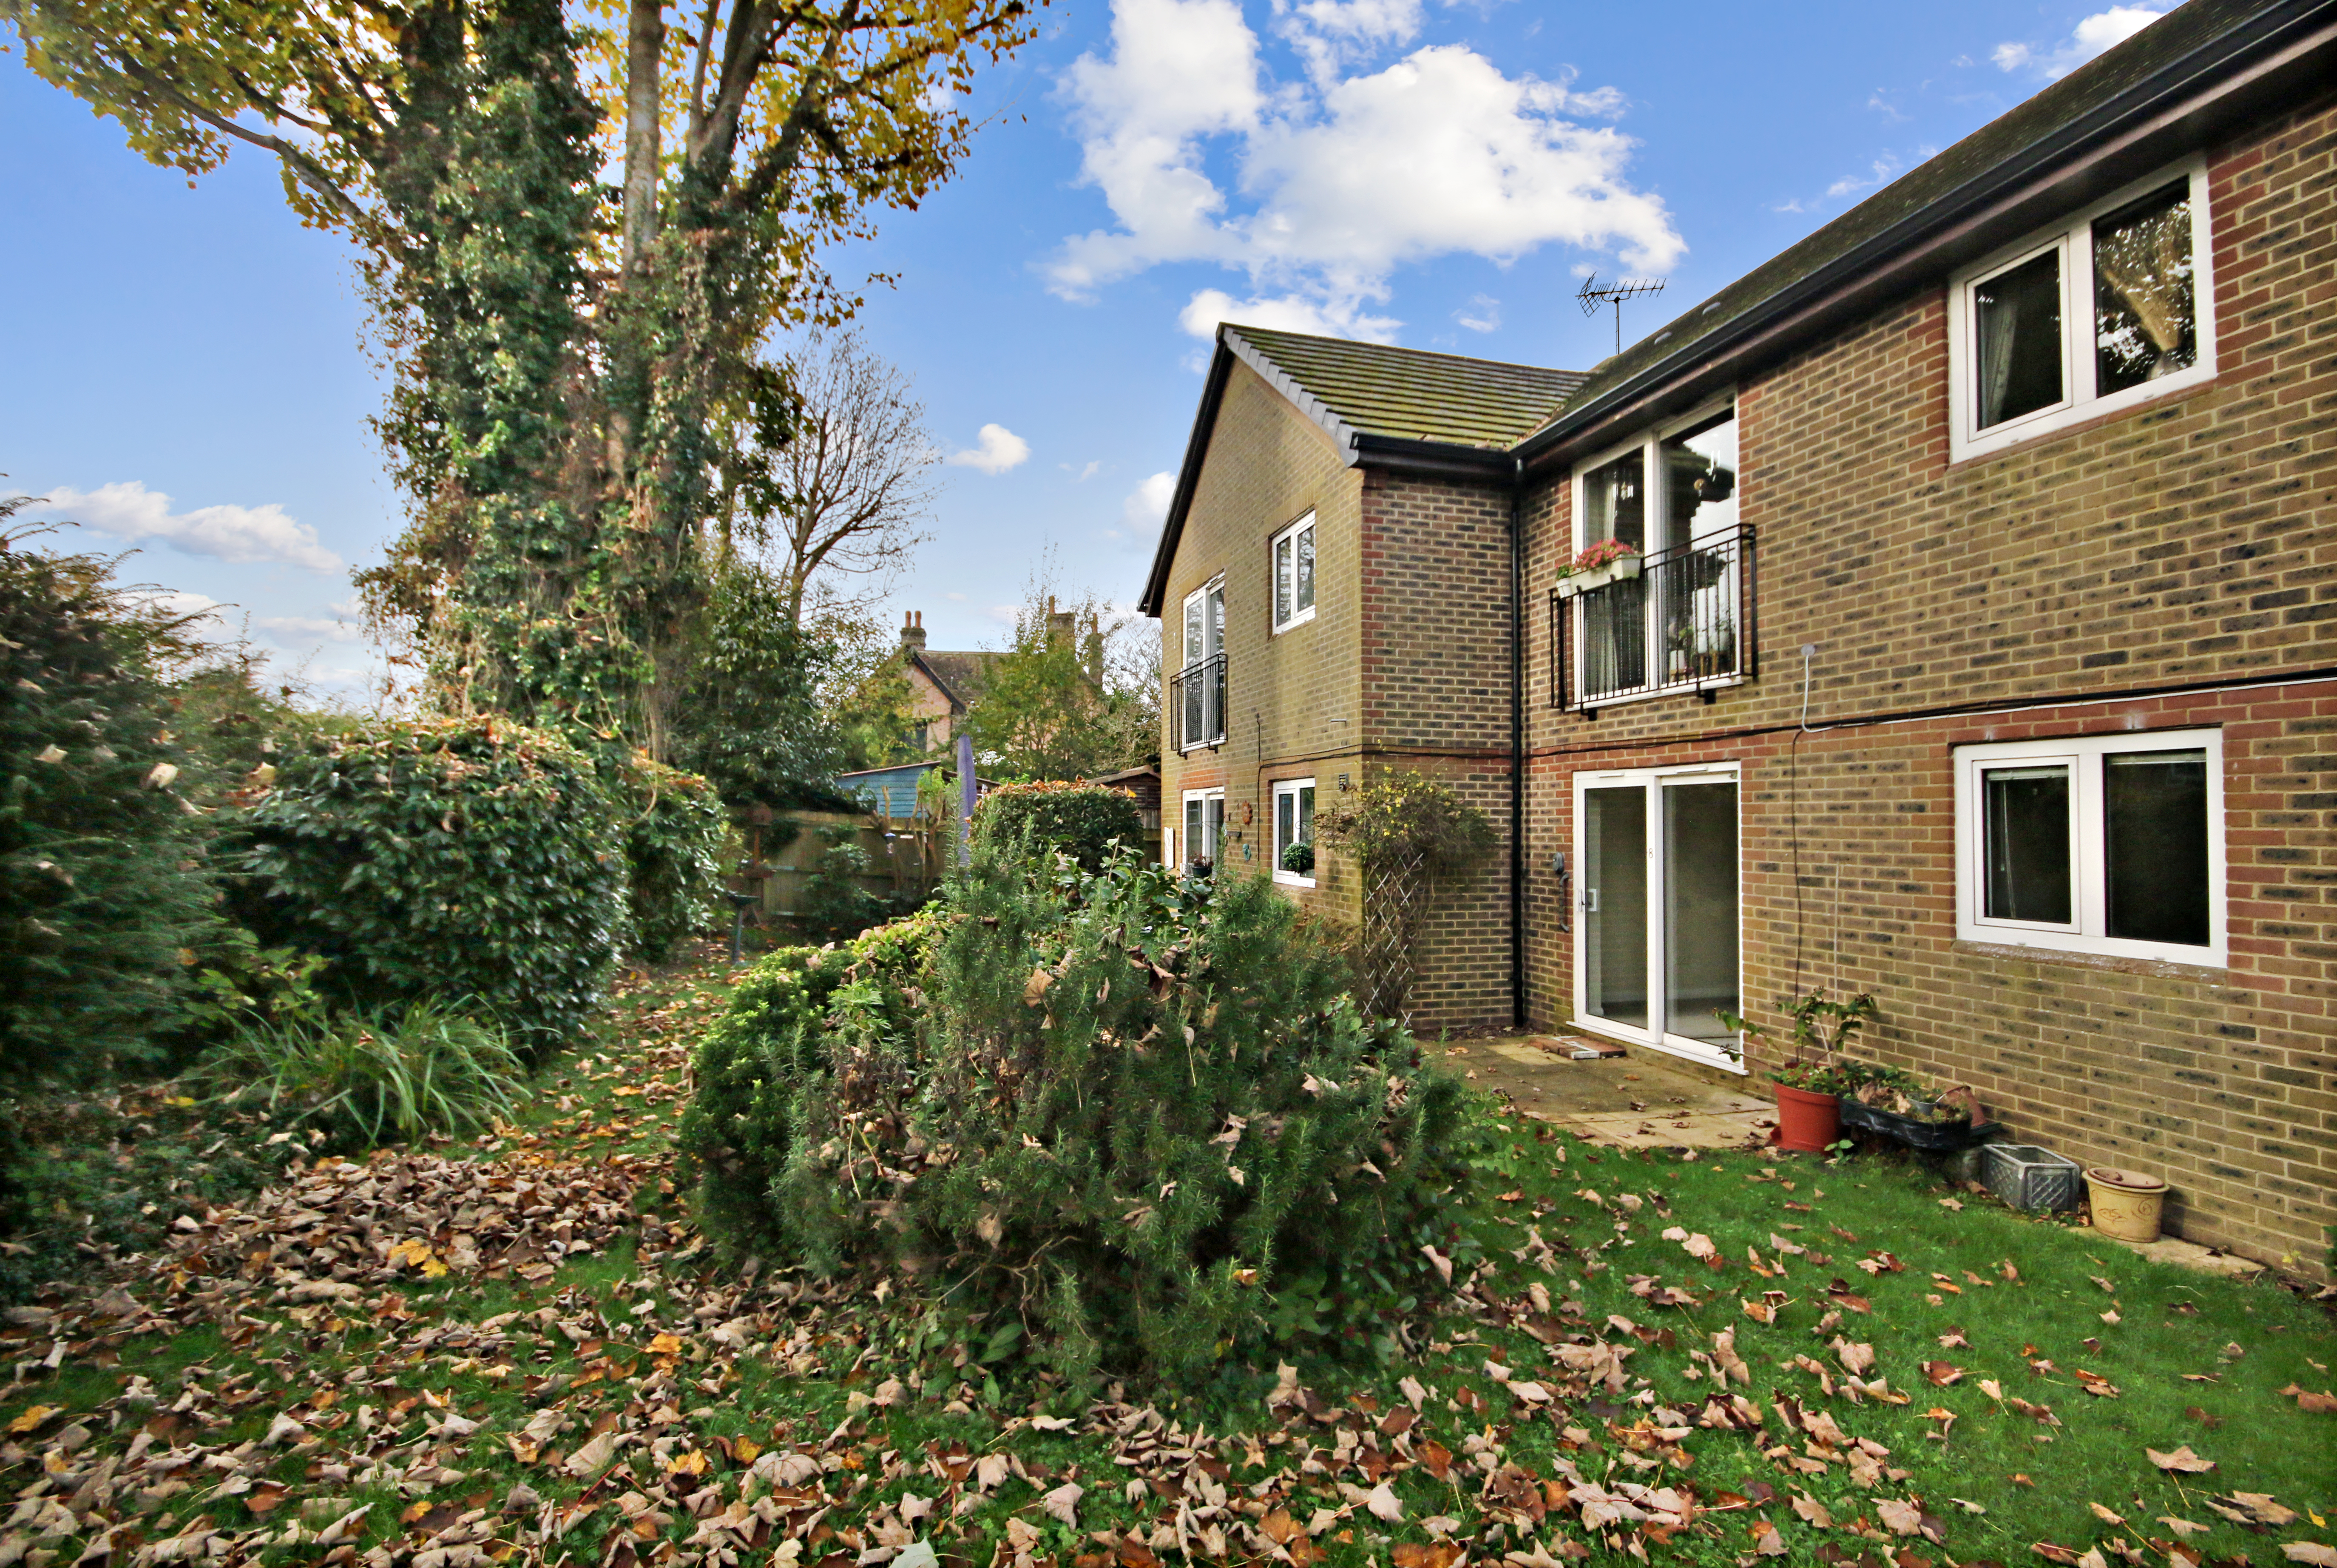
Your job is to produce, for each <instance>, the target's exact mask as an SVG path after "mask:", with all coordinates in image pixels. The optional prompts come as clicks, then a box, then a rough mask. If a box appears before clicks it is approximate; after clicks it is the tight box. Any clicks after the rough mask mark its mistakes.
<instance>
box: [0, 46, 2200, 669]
mask: <svg viewBox="0 0 2337 1568" xmlns="http://www.w3.org/2000/svg"><path fill="white" fill-rule="evenodd" d="M2165 8H2166V7H2165V5H2163V4H2155V5H2149V6H2128V5H2117V6H2104V5H2100V4H2098V3H2097V4H2093V5H2087V4H2082V3H2081V4H2077V5H2062V4H2052V3H2047V4H2041V5H2040V4H2038V3H2036V0H1967V3H1966V4H1964V5H1957V6H1937V5H1922V6H1915V5H1903V6H1877V5H1871V4H1861V5H1853V4H1824V5H1821V4H1807V3H1804V4H1795V5H1770V6H1750V5H1717V4H1702V3H1691V0H1673V3H1672V4H1670V5H1663V6H1647V5H1615V4H1602V5H1595V6H1594V5H1565V6H1556V5H1534V4H1531V3H1530V0H1478V3H1470V0H1460V3H1453V4H1445V3H1442V0H1304V3H1294V0H1116V3H1114V0H1069V3H1063V0H1058V4H1056V5H1054V6H1053V7H1052V8H1051V9H1050V10H1049V11H1047V12H1046V13H1045V14H1044V23H1043V29H1042V32H1041V36H1040V38H1039V39H1038V40H1037V41H1036V42H1035V43H1034V44H1032V45H1031V46H1030V47H1029V48H1028V49H1026V50H1025V51H1024V52H1023V53H1022V54H1021V55H1020V56H1019V57H1018V58H1017V59H1016V60H1015V61H1013V62H1012V64H1009V65H1008V66H1006V67H1004V68H1002V69H1000V70H998V71H995V72H993V73H991V74H990V75H988V76H987V77H986V78H985V79H984V80H983V83H982V86H981V90H980V92H979V93H978V95H977V97H976V99H975V103H976V106H977V108H978V110H979V112H980V113H983V115H984V116H985V117H986V119H987V121H988V123H987V124H986V126H985V128H984V129H983V131H982V132H981V133H980V134H979V135H978V137H977V138H976V140H975V142H974V149H973V156H972V158H971V160H970V161H969V162H967V164H966V165H965V166H964V168H963V171H962V173H961V174H960V176H959V178H958V179H956V180H955V181H953V182H952V183H951V184H950V185H949V186H948V187H946V188H945V189H944V190H943V191H941V192H940V193H939V194H938V195H937V196H936V197H934V199H933V200H931V201H928V202H926V203H925V204H924V207H923V208H922V209H921V210H920V211H916V212H914V213H895V214H890V215H888V216H887V217H886V218H885V220H884V223H883V229H882V232H881V234H880V236H879V238H878V239H877V240H875V241H874V242H872V243H869V244H866V245H865V246H861V247H858V248H856V250H853V251H851V252H848V253H845V254H840V255H838V256H836V257H834V258H832V261H833V264H834V267H835V270H836V272H837V273H838V275H839V276H843V277H846V278H850V277H853V276H856V275H858V274H861V273H866V272H890V273H894V274H896V275H897V276H898V278H899V279H900V281H899V283H898V285H897V287H895V288H891V289H882V288H880V289H875V290H873V291H871V293H870V296H869V304H868V308H867V310H866V312H865V316H864V318H863V325H864V328H865V333H866V335H867V338H868V340H869V342H870V344H871V346H872V347H874V348H875V349H877V350H878V351H879V352H881V353H883V354H884V355H885V356H886V357H888V358H891V359H893V360H895V362H896V363H898V364H899V365H900V366H902V368H904V369H905V370H907V371H908V372H909V373H910V375H911V376H912V377H914V381H915V384H916V388H917V392H918V395H919V396H920V397H922V399H923V400H924V404H925V406H926V408H927V412H928V422H929V425H930V427H931V429H932V431H933V434H934V439H935V441H936V442H937V443H938V445H939V446H940V447H941V449H942V450H943V451H944V453H947V454H951V455H953V456H954V457H956V458H958V459H962V460H953V461H952V462H951V463H949V464H948V465H946V466H944V467H943V468H942V469H941V471H940V472H941V474H942V475H943V479H944V483H943V485H942V495H941V499H940V501H939V503H938V505H937V506H936V508H935V510H934V516H933V518H932V522H931V524H930V527H931V532H932V534H933V535H934V537H933V539H932V541H931V542H930V543H929V544H926V545H925V546H924V548H923V550H922V551H921V552H920V554H919V555H918V557H917V560H916V563H915V565H914V568H913V569H912V570H911V571H910V572H909V573H907V574H906V575H905V576H904V578H903V579H902V581H901V582H900V583H899V584H898V587H897V591H896V592H895V597H894V604H893V609H894V611H895V613H897V611H899V610H901V609H908V608H914V609H919V610H922V611H924V615H925V622H926V626H927V629H928V631H929V632H930V634H931V637H932V641H933V644H934V646H936V647H963V646H979V645H984V644H992V643H995V642H997V641H998V640H999V639H1000V638H1001V637H1002V635H1003V634H1004V632H1005V625H1004V622H1003V620H1002V617H1003V616H1004V615H1007V614H1009V613H1011V606H1012V604H1013V603H1015V602H1016V601H1017V599H1018V598H1019V596H1020V595H1021V593H1022V590H1023V587H1024V585H1025V583H1026V582H1027V581H1028V580H1029V579H1030V577H1031V575H1032V570H1033V567H1034V564H1036V563H1037V562H1038V561H1039V560H1040V559H1041V557H1042V555H1045V554H1048V553H1049V552H1050V550H1051V554H1052V560H1053V563H1054V566H1055V572H1056V578H1057V581H1058V583H1059V584H1060V585H1061V587H1062V588H1064V589H1066V590H1069V591H1072V592H1079V591H1088V590H1091V591H1093V592H1096V593H1099V594H1101V595H1103V596H1105V597H1107V598H1109V599H1111V600H1113V601H1116V602H1120V603H1128V602H1131V601H1132V600H1133V599H1134V598H1135V596H1136V593H1137V591H1138V590H1139V587H1140V586H1141V583H1142V579H1143V574H1144V570H1145V567H1146V564H1147V563H1148V561H1149V555H1150V552H1151V549H1152V545H1153V543H1154V541H1155V539H1156V538H1157V536H1158V531H1159V516H1160V512H1161V509H1162V507H1163V505H1165V502H1166V498H1167V488H1168V475H1169V474H1170V473H1171V472H1173V470H1174V469H1175V467H1176V466H1177V464H1178V460H1179V458H1180V457H1181V456H1182V453H1183V450H1184V443H1185V439H1186V436H1187V433H1188V429H1189V426H1190V424H1191V419H1192V415H1193V408H1194V403H1195V400H1196V398H1197V397H1198V393H1199V390H1200V375H1199V372H1200V368H1201V367H1202V366H1203V364H1204V363H1205V362H1206V348H1207V343H1208V333H1209V331H1210V329H1211V328H1212V326H1213V324H1214V322H1215V321H1216V320H1217V319H1219V318H1221V317H1223V318H1226V319H1235V320H1253V321H1259V322H1261V323H1262V324H1268V325H1280V326H1289V327H1296V328H1302V329H1313V330H1328V331H1336V332H1341V333H1345V334H1348V335H1353V336H1360V337H1368V338H1376V339H1379V340H1383V341H1390V342H1396V343H1402V344H1404V345H1407V346H1409V347H1413V348H1435V349H1442V350H1445V351H1450V352H1456V353H1464V354H1475V355H1481V356H1484V357H1487V358H1500V359H1513V360H1521V361H1527V362H1531V363H1538V364H1546V365H1559V366H1565V367H1569V368H1587V367H1589V365H1591V364H1593V363H1595V362H1596V361H1597V360H1598V359H1599V358H1603V357H1604V356H1605V355H1606V354H1608V353H1609V352H1610V351H1611V349H1612V347H1613V339H1612V336H1611V335H1612V330H1613V328H1612V326H1611V324H1610V322H1609V319H1607V318H1605V317H1603V316H1602V317H1601V318H1599V319H1596V320H1587V319H1584V317H1583V316H1582V315H1581V314H1580V312H1579V309H1578V308H1577V306H1576V305H1575V303H1574V300H1573V298H1572V296H1573V294H1574V291H1575V289H1577V288H1578V287H1579V277H1580V274H1581V273H1582V272H1583V271H1584V270H1592V269H1595V270H1597V271H1598V272H1599V274H1600V275H1601V277H1602V278H1613V277H1616V276H1618V275H1620V274H1622V273H1624V272H1632V273H1638V274H1645V275H1649V276H1661V277H1664V278H1666V279H1667V280H1668V289H1667V293H1666V294H1664V295H1663V296H1661V297H1659V298H1658V299H1657V300H1655V301H1653V302H1643V303H1640V304H1637V305H1633V306H1628V307H1626V316H1625V319H1624V328H1625V333H1626V336H1627V338H1636V337H1638V336H1640V335H1643V334H1644V333H1646V332H1648V331H1652V330H1654V329H1655V328H1657V327H1658V326H1659V325H1661V324H1662V323H1663V322H1664V321H1665V320H1667V319H1669V318H1670V317H1671V316H1672V315H1673V314H1675V313H1676V312H1677V311H1679V310H1684V309H1687V308H1688V307H1689V306H1691V305H1693V304H1695V303H1696V302H1697V301H1698V300H1700V299H1703V298H1704V297H1705V296H1706V295H1707V294H1710V293H1711V292H1713V291H1714V290H1715V289H1718V288H1720V287H1722V286H1724V285H1726V283H1727V282H1729V281H1730V280H1731V279H1734V278H1736V277H1737V276H1739V275H1740V274H1742V273H1744V272H1745V271H1747V270H1750V269H1751V268H1753V267H1755V266H1756V265H1758V264H1759V263H1760V262H1761V261H1762V260H1765V259H1766V258H1767V257H1769V256H1770V255H1773V254H1774V253H1775V252H1776V251H1777V250H1780V249H1782V248H1784V247H1785V246H1786V245H1788V244H1790V243H1792V242H1793V241H1794V240H1797V239H1799V238H1800V237H1801V236H1803V235H1804V234H1806V233H1808V232H1809V231H1811V230H1813V229H1814V228H1816V227H1818V226H1819V225H1821V224H1823V223H1824V222H1825V221H1827V220H1830V219H1832V218H1833V217H1835V216H1838V215H1839V214H1840V213H1842V212H1843V211H1846V210H1847V209H1848V208H1850V207H1851V206H1853V205H1854V204H1855V203H1856V202H1857V201H1860V200H1862V199H1863V197H1864V196H1865V195H1867V194H1869V193H1870V192H1872V191H1873V190H1875V189H1878V188H1879V187H1880V185H1881V184H1882V183H1885V182H1887V181H1889V180H1890V179H1892V178H1893V177H1895V176H1896V174H1897V173H1899V172H1901V171H1904V170H1905V169H1907V168H1909V167H1911V166H1912V165H1913V164H1914V163H1916V162H1920V161H1921V160H1922V159H1923V158H1925V157H1928V156H1930V155H1931V153H1933V152H1937V151H1938V150H1939V149H1941V148H1943V147H1945V146H1947V145H1948V144H1950V143H1951V142H1954V141H1955V140H1956V139H1958V138H1959V137H1961V136H1963V135H1965V134H1966V133H1968V132H1970V131H1972V130H1974V129H1976V128H1978V127H1979V126H1980V125H1981V124H1983V123H1985V122H1987V121H1989V120H1990V119H1991V118H1993V117H1994V116H1996V115H1997V114H2000V113H2002V112H2003V111H2005V110H2006V109H2008V108H2009V107H2011V106H2012V105H2013V104H2014V103H2019V101H2020V100H2021V99H2023V98H2025V97H2027V96H2029V94H2030V93H2034V92H2036V91H2037V90H2038V89H2039V87H2041V86H2043V85H2045V84H2046V83H2048V82H2049V81H2050V80H2052V79H2053V77H2054V76H2056V75H2058V74H2060V73H2064V72H2066V71H2067V70H2068V69H2069V68H2071V67H2072V66H2073V65H2075V64H2078V63H2080V62H2082V61H2083V60H2084V59H2086V58H2088V57H2089V56H2090V55H2091V54H2096V53H2098V52H2099V51H2100V50H2101V49H2102V48H2106V47H2107V46H2108V45H2109V44H2112V43H2115V42H2116V41H2117V39H2119V38H2121V37H2124V36H2126V35H2127V34H2131V33H2132V32H2134V31H2135V30H2137V28H2139V27H2140V26H2142V25H2146V23H2147V22H2148V21H2149V20H2150V18H2151V14H2152V11H2153V10H2163V9H2165ZM1651 24H1655V25H1651ZM0 39H5V40H6V41H7V42H9V43H11V44H13V42H14V40H13V38H9V37H8V36H7V35H6V34H0ZM0 149H5V152H0V214H5V220H6V226H7V228H8V230H9V232H10V234H11V236H12V240H13V242H12V243H10V244H9V245H7V246H5V247H0V323H5V334H4V335H0V344H5V351H0V364H5V367H6V373H5V375H0V475H6V477H5V479H0V488H5V489H7V490H15V491H24V492H29V493H31V494H34V495H52V496H56V497H59V498H61V499H62V500H63V501H64V502H65V503H67V504H66V505H63V506H61V507H59V508H58V509H57V512H58V515H71V516H74V517H76V518H79V519H81V520H82V521H83V522H84V523H86V524H100V525H101V526H102V529H103V531H102V532H100V531H95V530H93V531H90V532H88V533H87V534H85V535H84V537H85V539H86V541H87V542H88V543H90V544H95V545H100V546H108V547H128V546H130V545H132V544H134V545H135V546H136V547H138V548H139V549H140V550H141V551H142V554H140V556H139V557H138V558H137V559H136V560H135V561H134V562H133V563H132V564H131V565H130V567H129V568H128V573H129V574H130V575H131V576H132V577H133V578H134V579H136V580H138V581H141V582H144V583H153V584H157V585H159V586H161V587H164V588H167V589H170V590H171V591H173V592H176V593H184V594H189V595H199V596H200V601H198V600H194V599H191V600H190V601H189V603H198V602H207V601H216V602H219V603H222V604H225V605H229V606H232V608H231V609H229V610H227V611H226V612H224V613H226V614H227V615H229V616H230V617H231V618H234V619H238V620H242V621H246V622H248V623H249V626H250V628H251V632H252V635H253V637H254V639H255V641H257V642H260V643H262V644H263V645H266V646H268V647H270V648H272V649H276V650H279V651H280V656H281V657H282V659H283V660H284V661H285V662H287V663H293V662H299V661H302V660H306V661H308V670H309V671H310V673H311V674H312V676H314V677H316V678H318V679H319V680H320V681H323V682H325V683H326V684H328V685H334V684H344V683H347V682H348V681H352V680H353V679H355V678H356V676H357V672H358V671H361V669H362V668H363V666H364V662H365V653H364V649H363V647H362V644H361V642H359V641H358V640H357V632H356V628H355V626H354V624H353V623H349V622H347V621H346V614H347V605H348V603H349V600H350V597H351V594H350V590H349V585H348V573H349V571H350V570H351V569H352V568H354V567H357V566H360V565H364V564H369V563H370V562H372V561H374V560H376V559H377V558H378V556H379V554H380V550H381V547H382V545H383V543H384V542H385V541H386V539H387V538H389V537H390V535H391V534H394V533H395V532H396V522H397V516H398V509H399V498H398V497H397V496H396V494H395V493H394V492H393V490H392V488H391V486H390V485H389V484H388V482H387V481H386V478H385V477H384V476H383V475H382V472H381V456H380V452H379V449H378V447H377V446H376V445H375V443H374V441H373V438H372V436H371V433H370V431H369V429H368V427H367V417H368V416H369V415H371V414H372V413H373V412H375V411H376V408H377V407H378V406H379V401H380V397H381V388H382V384H381V383H380V381H379V380H377V379H376V375H375V371H374V368H373V366H372V365H371V363H370V362H369V361H368V359H367V356H366V353H365V350H364V341H363V339H364V319H363V313H362V310H361V309H360V307H359V305H358V302H357V297H356V292H355V289H354V288H353V286H352V283H351V280H350V275H349V265H348V253H347V248H346V247H345V246H344V244H343V243H342V241H340V240H338V239H337V238H336V237H334V236H332V235H329V234H323V233H318V232H316V231H314V230H305V229H303V228H301V226H300V225H299V223H298V220H296V219H294V218H293V217H292V216H291V214H290V213H289V212H288V211H287V210H286V208H285V206H284V202H283V197H282V191H281V188H280V185H279V181H278V177H277V173H276V171H275V168H274V167H273V165H272V163H271V162H269V161H268V160H266V159H264V158H262V157H259V156H244V155H241V154H239V155H238V157H237V158H235V159H234V160H232V161H231V162H230V165H229V167H228V168H227V169H226V170H224V171H221V172H220V173H218V174H215V175H212V176H210V177H208V178H206V179H205V180H204V181H201V182H200V187H199V188H196V189H190V188H189V187H188V184H187V181H185V179H184V178H183V177H182V176H180V175H177V174H174V173H172V172H171V171H166V170H161V169H156V168H153V167H152V166H150V165H148V164H146V163H144V162H142V161H141V160H140V159H138V158H137V157H136V156H134V155H133V154H132V153H131V152H128V151H127V150H125V149H124V147H123V146H122V141H121V136H120V133H119V130H118V128H117V127H116V126H114V125H113V124H112V122H107V121H102V120H99V119H97V118H95V117H93V115H92V114H91V113H89V112H88V110H87V109H85V108H84V107H83V106H82V105H81V104H80V103H77V102H76V101H74V100H73V99H71V98H69V97H67V96H66V95H65V94H64V93H58V92H56V91H54V89H52V88H50V87H48V86H46V85H45V84H44V83H41V82H39V81H38V80H37V79H36V78H34V76H33V75H32V74H31V73H29V72H27V71H25V70H24V69H23V67H22V65H21V64H19V63H17V62H16V61H15V59H14V58H13V54H12V57H11V58H9V59H7V60H5V61H0ZM986 426H995V427H996V428H995V429H994V430H991V431H985V427H986Z"/></svg>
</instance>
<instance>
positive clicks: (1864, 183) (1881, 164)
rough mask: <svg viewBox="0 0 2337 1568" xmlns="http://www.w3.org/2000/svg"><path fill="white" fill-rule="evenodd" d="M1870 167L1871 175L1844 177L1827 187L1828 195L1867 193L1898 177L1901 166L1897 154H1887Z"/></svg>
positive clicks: (1849, 175)
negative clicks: (1855, 192)
mask: <svg viewBox="0 0 2337 1568" xmlns="http://www.w3.org/2000/svg"><path fill="white" fill-rule="evenodd" d="M1868 167H1869V169H1870V170H1871V172H1869V173H1866V174H1845V175H1843V177H1842V178H1841V179H1839V180H1837V181H1834V182H1833V184H1831V185H1829V186H1827V187H1826V194H1827V195H1829V196H1847V195H1850V194H1851V193H1852V192H1853V191H1865V190H1869V189H1872V188H1873V187H1874V186H1877V185H1882V184H1885V183H1888V182H1889V181H1892V180H1894V179H1896V178H1897V177H1898V174H1899V170H1900V168H1901V164H1900V162H1899V160H1898V157H1897V156H1896V155H1895V154H1893V153H1889V152H1885V153H1884V154H1883V155H1882V157H1880V158H1877V159H1876V160H1875V161H1874V162H1873V163H1872V164H1870V165H1869V166H1868Z"/></svg>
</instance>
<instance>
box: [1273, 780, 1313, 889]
mask: <svg viewBox="0 0 2337 1568" xmlns="http://www.w3.org/2000/svg"><path fill="white" fill-rule="evenodd" d="M1274 879H1275V880H1276V882H1280V883H1283V884H1285V885H1286V886H1288V887H1314V886H1315V780H1314V779H1277V780H1276V782H1275V786H1274Z"/></svg>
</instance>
